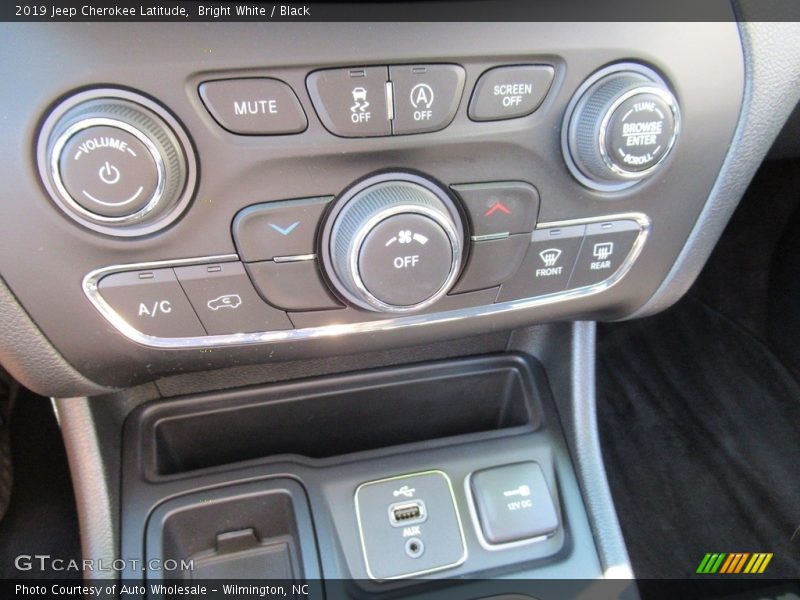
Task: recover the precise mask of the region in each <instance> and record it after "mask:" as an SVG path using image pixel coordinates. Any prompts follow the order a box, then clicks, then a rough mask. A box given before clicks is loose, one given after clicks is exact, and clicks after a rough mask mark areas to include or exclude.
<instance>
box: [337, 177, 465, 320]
mask: <svg viewBox="0 0 800 600" xmlns="http://www.w3.org/2000/svg"><path fill="white" fill-rule="evenodd" d="M398 177H403V176H402V175H401V176H398ZM409 179H413V180H409ZM409 179H405V178H404V179H394V178H388V179H387V178H386V177H385V176H383V177H379V178H378V180H377V181H375V182H374V183H372V184H371V185H366V186H362V187H359V188H358V190H357V191H355V193H352V194H351V195H349V196H347V197H345V198H344V199H343V202H342V204H341V208H340V210H339V212H338V214H336V215H335V218H334V220H333V223H332V225H331V227H330V234H329V236H328V253H327V256H328V262H329V265H328V266H329V275H330V278H331V280H332V281H333V283H334V284H335V285H336V286H337V287H338V288H339V291H340V292H341V293H342V294H343V295H344V296H345V297H346V298H347V299H348V300H350V301H351V302H353V303H354V304H356V305H357V306H360V307H362V308H366V309H368V310H372V311H377V312H389V313H405V312H411V311H415V310H420V309H422V308H425V307H426V306H429V305H431V304H433V303H434V302H436V300H438V299H439V298H441V297H442V296H443V295H445V294H446V293H447V292H448V291H449V290H450V288H451V287H452V285H453V283H455V280H456V278H457V277H458V273H459V269H460V266H461V256H462V243H463V241H462V240H463V235H464V232H463V226H462V224H461V218H460V217H459V215H458V211H457V209H456V208H455V205H454V204H453V203H452V201H451V200H450V199H449V197H448V196H447V194H445V193H444V192H443V191H441V190H438V189H436V187H435V186H434V185H433V184H429V183H428V182H426V181H425V180H422V179H421V178H416V177H411V176H409ZM331 271H332V272H331Z"/></svg>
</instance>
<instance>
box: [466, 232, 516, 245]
mask: <svg viewBox="0 0 800 600" xmlns="http://www.w3.org/2000/svg"><path fill="white" fill-rule="evenodd" d="M508 237H511V234H510V233H509V232H508V231H506V232H504V233H487V234H486V235H472V236H470V238H469V239H470V240H472V241H473V242H488V241H490V240H504V239H506V238H508Z"/></svg>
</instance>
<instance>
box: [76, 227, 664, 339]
mask: <svg viewBox="0 0 800 600" xmlns="http://www.w3.org/2000/svg"><path fill="white" fill-rule="evenodd" d="M624 220H629V221H636V222H637V223H638V224H639V227H640V229H639V236H638V237H637V238H636V240H635V241H634V243H633V246H632V247H631V251H630V253H629V254H628V256H627V258H626V259H625V261H624V262H623V263H622V264H621V265H620V267H619V269H617V271H616V272H615V273H614V274H613V275H612V276H611V277H609V278H608V279H605V280H603V281H601V282H600V283H596V284H594V285H590V286H586V287H582V288H577V289H573V290H567V291H564V292H557V293H554V294H548V295H545V296H536V297H534V298H523V299H520V300H509V301H507V302H499V303H497V304H489V305H486V306H474V307H470V308H460V309H456V310H452V311H447V312H442V313H434V314H427V315H410V316H401V317H387V318H386V319H383V320H380V321H368V322H366V323H346V324H341V325H325V326H321V327H307V328H305V329H289V330H285V331H265V332H260V333H234V334H226V335H210V336H204V337H185V338H162V337H157V336H152V335H147V334H144V333H142V332H141V331H139V330H137V329H135V328H134V327H133V326H131V325H130V324H129V323H128V322H127V321H125V319H123V318H122V317H121V316H120V315H119V314H117V312H116V311H115V310H114V309H113V308H112V307H111V305H109V304H108V303H107V302H106V301H105V300H104V299H103V297H102V296H101V295H100V292H99V289H98V284H99V282H100V280H101V279H102V278H103V277H104V276H106V275H110V274H111V273H119V272H121V271H139V270H143V269H155V268H159V267H172V266H183V265H196V264H206V263H214V262H231V261H235V260H239V257H238V256H237V255H235V254H224V255H218V256H208V257H198V258H187V259H182V260H164V261H157V262H149V263H135V264H128V265H113V266H110V267H103V268H101V269H97V270H95V271H92V272H91V273H88V274H87V275H86V277H84V279H83V291H84V293H85V294H86V296H87V298H89V301H90V302H91V303H92V304H93V305H94V307H95V308H96V309H97V310H98V311H99V312H100V314H102V315H103V317H105V319H106V320H107V321H108V322H109V323H111V325H113V326H114V327H115V328H116V329H117V330H118V331H119V332H120V333H122V334H123V335H124V336H125V337H127V338H128V339H130V340H131V341H134V342H136V343H137V344H141V345H142V346H148V347H150V348H159V349H189V348H213V347H217V346H227V345H231V346H240V345H249V344H264V343H277V342H296V341H301V340H313V339H319V338H328V337H337V336H341V335H348V334H354V333H373V332H377V331H393V330H395V329H399V328H401V327H419V326H422V325H428V324H431V323H446V322H449V321H458V320H461V319H468V318H478V317H483V316H487V315H494V314H499V313H507V312H513V311H517V310H525V309H529V308H536V307H539V306H548V305H551V304H556V303H558V302H567V301H569V300H577V299H579V298H586V297H588V296H594V295H596V294H599V293H601V292H604V291H605V290H607V289H609V288H610V287H612V286H614V285H616V284H617V283H618V282H619V281H620V280H621V279H622V278H623V277H625V275H626V274H627V273H628V271H630V269H631V267H632V266H633V263H634V262H636V259H637V258H638V257H639V255H640V254H641V252H642V248H643V247H644V244H645V242H646V241H647V238H648V236H649V235H650V228H651V222H650V219H649V218H648V217H647V215H644V214H642V213H634V212H632V213H621V214H614V215H604V216H602V217H591V218H586V219H574V220H568V221H556V222H552V223H540V224H539V225H538V226H537V228H536V229H537V230H540V229H550V228H553V227H567V226H570V225H588V224H591V223H602V222H604V221H624Z"/></svg>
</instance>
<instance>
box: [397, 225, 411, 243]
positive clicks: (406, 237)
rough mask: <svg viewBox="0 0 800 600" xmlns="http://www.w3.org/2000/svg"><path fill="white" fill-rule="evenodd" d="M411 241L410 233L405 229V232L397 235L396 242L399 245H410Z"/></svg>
mask: <svg viewBox="0 0 800 600" xmlns="http://www.w3.org/2000/svg"><path fill="white" fill-rule="evenodd" d="M411 240H412V237H411V232H410V231H409V230H408V229H406V230H405V231H400V232H399V233H398V234H397V241H398V242H400V243H401V244H410V243H411Z"/></svg>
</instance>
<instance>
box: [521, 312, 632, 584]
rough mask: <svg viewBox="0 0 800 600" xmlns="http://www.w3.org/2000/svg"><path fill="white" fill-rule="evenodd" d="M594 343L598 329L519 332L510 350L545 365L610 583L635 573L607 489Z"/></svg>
mask: <svg viewBox="0 0 800 600" xmlns="http://www.w3.org/2000/svg"><path fill="white" fill-rule="evenodd" d="M548 330H549V331H548ZM595 337H596V324H595V323H594V322H590V321H579V322H575V323H560V324H556V325H550V326H547V328H528V329H520V330H517V331H515V332H514V333H513V334H512V338H511V342H510V344H509V346H510V349H512V350H520V351H522V352H527V353H529V354H532V355H533V356H536V357H537V358H539V359H540V360H541V361H542V363H543V364H544V366H545V369H546V370H547V374H548V379H549V380H550V385H551V386H552V392H553V398H554V400H555V402H556V406H557V407H558V412H559V415H560V416H561V424H562V426H563V427H564V434H565V436H566V438H567V444H568V445H569V449H570V453H571V454H572V462H573V465H574V467H575V474H576V475H577V478H578V483H579V484H580V486H581V490H582V491H583V499H584V503H585V504H586V511H587V514H588V515H589V522H590V524H591V526H592V531H593V533H594V538H595V544H596V546H597V553H598V555H599V557H600V563H601V565H602V567H603V572H604V573H605V576H606V577H607V578H612V579H630V578H633V568H632V567H631V562H630V558H629V557H628V550H627V548H626V546H625V539H624V538H623V537H622V529H621V528H620V525H619V519H618V518H617V512H616V509H615V508H614V499H613V497H612V496H611V489H610V488H609V485H608V479H607V477H606V470H605V465H604V463H603V453H602V450H601V448H600V434H599V431H598V428H597V405H596V396H595Z"/></svg>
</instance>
